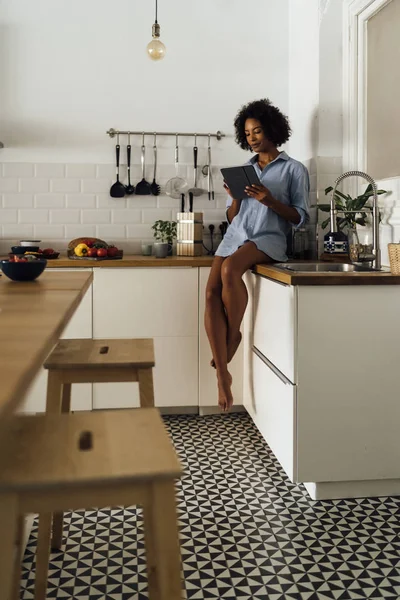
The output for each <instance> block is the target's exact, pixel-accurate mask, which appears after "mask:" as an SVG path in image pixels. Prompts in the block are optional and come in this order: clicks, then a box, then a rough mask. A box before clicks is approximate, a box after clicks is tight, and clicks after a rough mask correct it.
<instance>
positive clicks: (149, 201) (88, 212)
mask: <svg viewBox="0 0 400 600" xmlns="http://www.w3.org/2000/svg"><path fill="white" fill-rule="evenodd" d="M163 151H164V153H163ZM152 158H153V157H152V151H151V145H150V147H149V145H148V146H147V153H146V163H147V166H146V179H147V180H148V181H149V182H151V181H152V179H153V162H152ZM158 158H159V168H158V170H157V183H159V185H160V186H161V195H159V196H152V195H149V196H137V195H136V194H134V195H132V196H125V197H124V198H111V197H110V193H109V192H110V187H111V185H112V184H113V183H114V182H115V180H116V176H115V164H113V162H112V161H110V163H108V164H97V165H96V164H89V163H86V164H75V163H68V164H58V163H57V164H52V163H37V164H31V163H8V164H3V166H2V173H1V175H2V176H0V192H1V191H2V192H3V193H2V195H1V198H2V203H1V205H0V226H1V227H2V230H1V232H2V235H3V238H13V239H16V240H18V239H21V238H23V237H33V236H36V237H38V238H40V239H42V240H44V243H46V240H49V241H51V240H60V241H61V240H63V239H66V240H70V239H72V238H75V237H84V236H97V237H101V238H102V239H105V240H107V241H109V242H112V241H113V240H119V242H118V244H121V243H122V242H121V240H123V244H122V247H123V248H124V249H125V250H126V251H128V249H129V251H130V252H132V251H136V250H138V251H140V243H141V241H142V240H150V241H154V238H153V231H152V229H151V226H152V225H153V223H154V222H155V221H156V220H158V219H162V220H176V215H177V213H178V212H179V211H180V198H171V197H169V196H167V195H166V193H165V184H166V183H167V181H168V180H169V179H170V178H171V177H174V176H175V166H174V162H173V161H174V153H173V150H172V151H171V150H170V149H168V152H167V150H166V149H163V148H161V151H160V153H159V157H158ZM213 158H214V157H213ZM179 160H180V164H179V172H178V174H179V176H180V177H182V178H184V179H186V180H187V181H188V183H189V185H193V151H192V147H191V145H190V144H189V145H188V146H187V147H185V145H184V144H182V148H180V155H179ZM124 162H126V147H123V148H122V152H121V165H122V166H121V170H120V180H121V182H123V183H124V184H126V182H127V172H126V166H124V165H123V163H124ZM206 162H207V155H206V153H205V150H204V148H203V149H202V150H201V152H200V156H199V168H198V185H199V186H200V187H202V188H203V189H204V194H203V195H202V196H198V197H195V198H194V209H195V210H197V211H200V212H202V213H203V219H204V223H205V229H204V237H205V239H206V240H208V239H209V231H208V228H207V225H208V224H209V223H213V224H214V225H215V226H216V235H217V238H215V239H216V240H218V241H219V237H218V236H219V231H218V225H219V224H220V223H221V221H225V220H226V214H225V211H226V201H227V195H226V193H225V191H224V189H223V187H222V177H221V174H220V171H219V167H213V176H214V190H215V200H211V201H209V200H208V195H207V191H206V190H207V178H206V177H204V176H203V175H202V173H201V167H202V165H203V164H206ZM214 164H217V161H216V160H215V159H214ZM221 164H222V162H221ZM339 165H340V159H338V158H337V157H336V158H335V157H334V158H333V159H330V158H329V159H328V158H326V157H322V160H321V159H320V160H319V163H318V164H317V167H318V169H317V170H318V176H317V174H316V173H315V174H314V173H313V174H312V176H311V185H312V191H313V194H314V195H315V191H316V190H317V188H319V189H320V190H321V188H322V186H324V185H325V184H326V185H331V184H332V182H333V181H334V178H335V176H336V175H337V174H339V172H340V168H339ZM311 166H312V165H310V168H311ZM321 169H324V171H323V170H321ZM335 169H337V171H338V172H335ZM313 170H314V169H312V171H313ZM141 179H142V173H141V167H140V149H138V148H137V147H136V149H135V148H134V147H133V148H132V168H131V182H132V184H133V185H135V186H136V185H137V183H138V182H139V181H140V180H141ZM325 179H326V181H325ZM18 189H19V190H20V191H19V192H18ZM314 195H313V196H312V198H311V201H312V202H313V201H314V200H315V198H314ZM188 200H189V198H188V194H186V206H188ZM321 201H326V199H325V197H324V196H323V197H322V199H321V192H320V202H321ZM1 206H2V208H1ZM18 219H19V222H18ZM118 244H117V245H118ZM216 244H217V241H215V245H216ZM49 245H50V246H53V247H54V245H53V244H52V243H50V244H49ZM208 245H209V244H208ZM134 249H136V250H134Z"/></svg>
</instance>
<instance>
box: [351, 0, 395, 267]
mask: <svg viewBox="0 0 400 600" xmlns="http://www.w3.org/2000/svg"><path fill="white" fill-rule="evenodd" d="M391 1H392V0H344V3H343V11H344V12H343V168H344V170H345V171H350V170H353V169H356V170H360V171H366V169H367V44H368V39H367V35H368V29H367V25H368V20H369V19H370V18H371V17H372V16H373V15H375V14H376V13H377V12H379V11H380V10H381V9H382V8H383V7H384V6H386V5H387V4H389V2H391ZM360 183H361V180H356V179H352V180H349V183H348V184H347V186H346V188H347V191H349V192H350V193H352V194H353V193H356V192H357V191H358V190H359V189H360V188H359V186H360ZM377 183H378V186H379V187H380V188H382V189H385V190H387V191H388V192H389V193H390V195H385V196H380V197H379V198H380V202H379V204H380V206H381V208H382V209H383V210H382V217H383V218H382V224H381V250H382V264H383V265H388V264H389V258H388V253H387V244H388V243H389V242H392V241H396V242H398V241H399V240H400V177H393V178H390V179H383V180H380V181H378V182H377Z"/></svg>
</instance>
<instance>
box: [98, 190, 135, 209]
mask: <svg viewBox="0 0 400 600" xmlns="http://www.w3.org/2000/svg"><path fill="white" fill-rule="evenodd" d="M128 197H129V196H126V197H125V198H111V196H110V194H109V192H107V193H105V194H96V204H97V208H112V209H113V210H119V209H121V208H122V209H123V208H126V205H127V202H128V200H127V198H128Z"/></svg>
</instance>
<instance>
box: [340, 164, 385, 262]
mask: <svg viewBox="0 0 400 600" xmlns="http://www.w3.org/2000/svg"><path fill="white" fill-rule="evenodd" d="M347 177H362V178H363V179H366V180H367V181H368V183H370V184H371V185H372V191H373V204H372V253H373V255H374V258H373V260H374V261H375V269H376V270H377V271H380V269H381V249H380V245H379V206H378V189H377V186H376V183H375V180H374V179H372V177H371V176H370V175H368V174H367V173H364V172H363V171H347V172H346V173H343V174H342V175H340V176H339V177H338V178H337V179H336V181H335V185H334V187H333V190H332V197H331V211H330V212H331V231H332V232H335V231H337V222H336V217H337V215H338V214H339V213H350V212H354V213H357V212H364V211H365V208H363V209H362V211H359V210H353V211H350V210H349V211H338V210H337V208H336V201H335V193H336V188H337V186H338V185H339V183H340V182H341V181H343V179H347ZM370 210H371V209H370Z"/></svg>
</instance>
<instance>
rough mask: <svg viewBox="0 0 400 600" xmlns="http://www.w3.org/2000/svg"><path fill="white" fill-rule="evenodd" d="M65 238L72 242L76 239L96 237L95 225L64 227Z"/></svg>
mask: <svg viewBox="0 0 400 600" xmlns="http://www.w3.org/2000/svg"><path fill="white" fill-rule="evenodd" d="M65 237H66V238H67V240H73V239H75V238H77V237H96V226H95V225H66V226H65Z"/></svg>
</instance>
